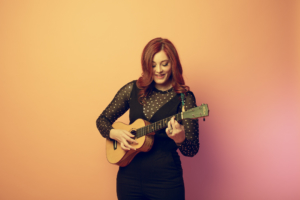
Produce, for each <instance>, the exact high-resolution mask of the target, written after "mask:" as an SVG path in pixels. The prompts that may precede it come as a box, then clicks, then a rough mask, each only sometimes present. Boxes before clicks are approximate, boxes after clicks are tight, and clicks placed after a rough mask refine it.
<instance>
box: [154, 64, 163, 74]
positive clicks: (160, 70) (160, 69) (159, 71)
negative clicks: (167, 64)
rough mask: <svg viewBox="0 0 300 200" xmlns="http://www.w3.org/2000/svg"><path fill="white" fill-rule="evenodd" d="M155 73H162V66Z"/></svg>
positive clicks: (156, 68)
mask: <svg viewBox="0 0 300 200" xmlns="http://www.w3.org/2000/svg"><path fill="white" fill-rule="evenodd" d="M155 72H156V73H161V72H162V67H161V66H160V65H158V66H156V67H155Z"/></svg>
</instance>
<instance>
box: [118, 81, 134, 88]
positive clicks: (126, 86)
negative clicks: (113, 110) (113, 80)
mask: <svg viewBox="0 0 300 200" xmlns="http://www.w3.org/2000/svg"><path fill="white" fill-rule="evenodd" d="M135 84H136V80H133V81H130V82H128V83H126V84H125V85H124V86H123V87H122V88H121V90H123V89H127V90H128V89H130V90H132V88H133V86H134V85H135Z"/></svg>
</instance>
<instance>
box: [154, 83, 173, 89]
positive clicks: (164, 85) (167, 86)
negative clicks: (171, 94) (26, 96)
mask: <svg viewBox="0 0 300 200" xmlns="http://www.w3.org/2000/svg"><path fill="white" fill-rule="evenodd" d="M154 87H155V88H156V89H158V90H160V91H167V90H169V89H171V88H172V82H171V81H168V83H165V84H163V85H161V84H155V85H154Z"/></svg>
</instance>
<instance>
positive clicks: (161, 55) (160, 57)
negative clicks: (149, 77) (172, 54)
mask: <svg viewBox="0 0 300 200" xmlns="http://www.w3.org/2000/svg"><path fill="white" fill-rule="evenodd" d="M164 60H169V58H168V56H167V54H166V53H165V52H164V51H163V50H161V51H159V52H157V53H156V54H155V55H154V56H153V62H155V63H160V62H161V61H164Z"/></svg>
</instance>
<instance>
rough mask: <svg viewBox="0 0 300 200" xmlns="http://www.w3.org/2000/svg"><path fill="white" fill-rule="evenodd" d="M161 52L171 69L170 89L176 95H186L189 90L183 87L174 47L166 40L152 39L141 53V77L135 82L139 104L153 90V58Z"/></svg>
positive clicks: (142, 102)
mask: <svg viewBox="0 0 300 200" xmlns="http://www.w3.org/2000/svg"><path fill="white" fill-rule="evenodd" d="M161 50H163V51H164V52H165V53H166V55H167V56H168V58H169V60H170V64H171V68H172V73H171V76H170V78H171V79H172V87H173V88H174V91H175V92H176V93H184V94H185V93H186V92H188V91H189V90H190V88H189V87H188V86H186V85H185V83H184V79H183V77H182V67H181V63H180V60H179V56H178V53H177V50H176V48H175V46H174V45H173V44H172V42H170V41H169V40H168V39H163V38H154V39H153V40H151V41H150V42H149V43H148V44H147V45H146V46H145V48H144V50H143V53H142V60H141V61H142V70H143V72H142V75H141V77H140V78H139V79H138V80H137V87H138V88H139V89H140V92H139V99H138V100H139V102H140V103H141V104H144V103H145V101H144V100H145V98H146V97H147V96H148V95H149V93H150V92H151V91H152V90H153V87H154V85H155V82H154V80H153V67H152V65H153V63H152V62H153V57H154V55H155V54H156V53H158V52H160V51H161Z"/></svg>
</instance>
